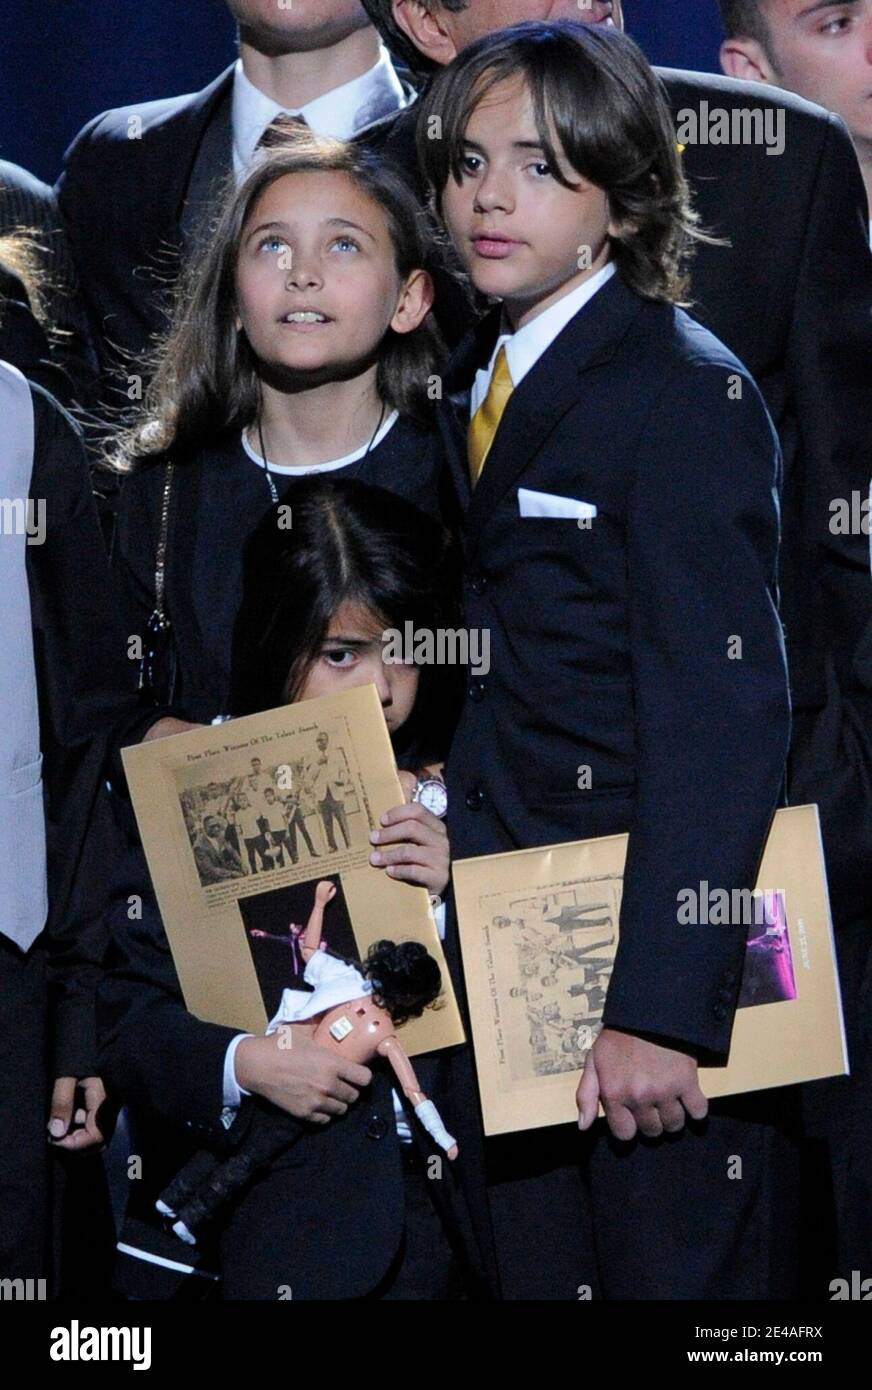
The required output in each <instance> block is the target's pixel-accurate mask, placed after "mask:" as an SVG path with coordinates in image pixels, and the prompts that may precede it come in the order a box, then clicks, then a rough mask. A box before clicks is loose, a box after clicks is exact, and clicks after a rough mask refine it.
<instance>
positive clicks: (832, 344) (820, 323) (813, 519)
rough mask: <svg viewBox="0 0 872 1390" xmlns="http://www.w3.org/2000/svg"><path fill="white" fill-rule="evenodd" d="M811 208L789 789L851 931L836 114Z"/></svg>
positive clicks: (842, 257)
mask: <svg viewBox="0 0 872 1390" xmlns="http://www.w3.org/2000/svg"><path fill="white" fill-rule="evenodd" d="M809 209H810V211H809V219H808V225H807V227H806V230H805V238H804V246H803V258H802V268H801V274H800V279H799V284H798V287H797V295H796V303H795V308H794V317H793V324H792V331H791V334H790V360H789V377H790V383H791V390H792V394H793V396H794V399H795V409H796V416H797V423H798V428H799V441H798V451H797V452H798V459H799V461H800V466H801V475H800V476H799V477H798V478H797V479H796V480H795V484H794V486H795V488H796V490H797V492H798V494H800V496H801V501H802V507H803V520H802V523H801V525H802V527H803V532H802V533H801V539H802V541H803V542H804V544H802V546H801V547H800V545H799V544H798V541H799V540H800V536H797V535H794V537H792V538H791V540H792V545H791V548H792V549H794V550H795V551H796V555H797V557H798V559H800V560H801V563H802V569H803V572H802V573H798V574H797V575H796V578H795V583H794V588H795V591H796V594H797V596H798V599H799V602H800V603H801V606H802V608H803V610H805V611H810V612H811V613H812V614H813V615H814V616H815V619H816V622H815V624H814V626H812V628H811V632H812V634H813V636H812V640H810V641H809V643H808V648H809V649H806V650H802V649H800V650H796V644H795V643H794V644H793V645H791V640H790V639H791V634H790V631H788V655H789V660H790V666H791V674H792V677H793V686H794V699H795V711H796V713H795V733H794V740H793V748H792V753H791V767H790V779H789V783H788V790H789V795H790V800H791V802H793V803H794V804H797V805H798V804H802V803H803V802H816V803H817V804H818V805H819V807H820V814H821V828H822V832H823V840H824V848H825V852H826V856H827V868H828V877H829V882H830V900H831V905H832V909H833V917H834V921H835V923H836V925H837V926H844V925H848V924H850V923H851V922H853V921H856V920H861V919H863V918H866V919H869V918H870V917H872V881H870V872H869V865H870V846H872V573H870V550H869V536H868V533H864V530H863V528H862V526H858V525H856V524H854V525H852V526H850V527H843V526H842V525H841V524H840V518H839V515H838V507H837V506H836V507H835V508H834V504H838V503H839V502H840V501H841V502H843V503H844V504H846V506H847V508H848V510H849V512H850V513H851V514H852V516H853V518H855V519H856V517H857V516H858V515H859V512H858V505H857V504H859V503H860V502H861V501H862V499H864V498H867V497H868V496H869V493H870V480H872V314H870V308H869V306H870V304H872V254H870V251H869V246H868V223H867V217H866V208H865V198H864V190H863V184H862V180H861V178H860V173H859V170H858V168H857V161H856V159H855V157H854V153H853V150H852V148H851V146H850V143H849V141H848V139H847V136H846V135H845V132H844V130H843V128H842V127H841V124H840V123H839V122H838V121H836V119H835V118H832V120H831V123H830V129H829V138H828V141H827V143H826V146H825V149H824V152H823V155H822V157H821V160H820V162H819V166H818V171H817V178H816V182H815V187H814V190H813V196H812V198H811V201H810V204H809ZM852 503H853V505H852ZM867 525H868V519H867ZM790 560H791V556H786V557H785V563H788V562H790ZM809 668H811V671H812V673H813V674H814V675H815V679H808V678H807V677H806V672H807V670H808V669H809Z"/></svg>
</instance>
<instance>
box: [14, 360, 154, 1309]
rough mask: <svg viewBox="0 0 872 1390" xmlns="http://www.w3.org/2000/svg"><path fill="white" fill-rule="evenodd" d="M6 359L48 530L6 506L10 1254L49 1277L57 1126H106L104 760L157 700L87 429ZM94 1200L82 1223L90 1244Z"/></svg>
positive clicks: (36, 516) (68, 1145)
mask: <svg viewBox="0 0 872 1390" xmlns="http://www.w3.org/2000/svg"><path fill="white" fill-rule="evenodd" d="M0 374H2V387H0V389H2V394H3V399H2V417H3V437H2V441H0V467H2V483H0V494H2V496H3V497H4V499H5V498H10V497H11V498H12V499H13V502H14V500H15V499H16V498H22V497H24V498H26V497H28V496H29V498H30V499H31V505H32V508H33V511H32V529H31V531H30V532H29V534H30V536H31V537H32V542H33V543H26V542H25V540H24V539H23V537H22V534H21V533H20V532H19V531H18V530H17V529H16V528H15V527H12V526H8V525H7V520H8V517H7V513H6V511H5V510H4V518H3V526H2V529H0V568H2V574H3V599H4V601H3V606H2V624H3V643H2V645H3V670H2V677H0V690H2V699H0V703H2V705H3V727H4V738H3V744H2V756H0V765H2V768H3V772H2V777H0V783H2V785H0V798H2V802H3V807H2V817H0V822H2V839H3V844H2V854H0V859H2V869H0V994H2V999H3V1007H2V1027H0V1127H2V1131H3V1134H4V1142H3V1145H2V1151H0V1269H2V1271H3V1276H4V1278H42V1277H46V1276H47V1274H48V1267H47V1266H48V1258H49V1242H48V1213H47V1196H48V1181H49V1167H48V1153H49V1150H48V1147H47V1144H46V1124H47V1122H49V1120H50V1134H51V1135H52V1137H53V1139H54V1141H55V1143H56V1146H57V1147H58V1148H59V1149H62V1150H73V1151H75V1150H79V1149H83V1148H88V1147H90V1146H93V1145H94V1144H96V1143H98V1142H99V1141H100V1133H99V1129H98V1118H97V1112H98V1109H99V1106H100V1103H101V1100H102V1096H103V1090H102V1086H101V1083H100V1081H99V1079H98V1064H97V1041H96V1024H95V1017H94V991H95V985H96V977H97V975H98V973H99V969H100V965H101V961H102V957H103V953H104V946H105V939H106V937H105V926H104V922H103V916H104V910H105V902H104V897H103V894H104V890H105V882H106V877H105V866H106V863H107V860H108V858H109V857H110V855H111V853H112V850H113V847H114V841H113V836H112V827H111V821H110V818H109V814H108V810H107V805H106V800H105V796H104V792H103V786H104V779H105V765H106V761H107V757H108V754H109V752H110V751H111V748H112V745H113V740H114V738H115V737H116V735H117V736H118V737H122V736H124V734H123V731H124V730H126V729H129V728H134V727H136V725H137V724H138V722H139V721H140V720H141V718H142V715H141V712H140V711H139V709H138V702H137V699H136V695H135V691H134V689H133V677H132V673H131V669H130V663H129V662H127V660H126V656H125V635H124V633H123V632H122V631H121V630H120V629H119V628H118V627H117V626H116V622H117V618H116V606H115V601H114V596H113V593H112V588H111V584H110V580H109V573H108V567H107V562H106V557H105V552H104V548H103V544H102V540H101V536H100V532H99V528H98V524H97V518H96V513H95V510H94V504H93V499H92V496H91V491H90V484H89V479H88V469H87V465H86V462H85V457H84V453H83V450H82V445H81V440H80V436H79V433H78V431H77V429H76V427H75V426H74V424H73V422H72V421H71V419H70V417H69V416H68V415H66V413H65V412H64V411H62V410H61V409H60V408H59V407H58V406H57V405H56V404H55V402H54V401H53V400H52V399H51V398H50V397H49V396H48V394H47V393H46V392H45V391H44V390H43V389H42V388H41V387H39V386H37V385H33V384H29V383H28V382H27V381H26V380H25V379H24V378H23V377H22V376H21V375H20V374H18V373H15V372H13V371H12V370H11V369H10V368H9V367H8V366H7V365H6V364H2V365H0ZM14 422H17V423H14ZM5 505H6V504H5V503H4V508H5ZM19 544H20V546H21V550H20V553H18V552H16V551H15V550H14V547H16V546H17V545H19ZM19 561H20V563H19ZM22 582H23V584H24V588H23V589H22V588H20V587H19V586H20V584H21V583H22ZM25 597H26V601H27V602H26V604H25ZM28 607H29V613H28V612H27V608H28ZM28 621H29V628H28V626H27V623H28ZM29 672H30V673H32V674H29ZM153 720H154V715H153V714H152V715H151V716H149V722H153ZM25 884H29V885H30V888H29V889H28V891H27V892H24V889H23V885H25ZM22 895H23V896H22ZM46 903H47V906H46ZM77 1088H78V1089H79V1091H80V1095H79V1098H78V1099H77V1098H76V1093H77ZM80 1106H81V1108H82V1110H83V1112H84V1123H81V1124H80V1123H79V1122H78V1121H77V1120H75V1119H74V1112H75V1111H76V1110H77V1109H78V1108H79V1107H80ZM90 1195H91V1197H93V1193H91V1194H90ZM96 1215H97V1213H96V1209H95V1208H91V1209H90V1212H89V1227H88V1229H87V1232H86V1233H85V1232H83V1234H86V1235H87V1240H88V1242H89V1249H93V1246H94V1244H95V1243H96V1240H97V1221H96ZM69 1253H72V1254H74V1255H76V1256H78V1257H81V1250H79V1251H76V1252H69ZM80 1275H81V1271H80ZM80 1287H81V1277H80Z"/></svg>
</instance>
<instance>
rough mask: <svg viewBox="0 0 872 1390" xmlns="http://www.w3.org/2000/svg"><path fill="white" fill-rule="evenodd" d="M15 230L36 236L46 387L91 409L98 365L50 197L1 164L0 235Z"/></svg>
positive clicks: (70, 259) (63, 234)
mask: <svg viewBox="0 0 872 1390" xmlns="http://www.w3.org/2000/svg"><path fill="white" fill-rule="evenodd" d="M18 229H26V230H28V231H30V232H31V233H35V239H36V243H37V259H38V265H39V269H40V271H41V272H42V273H43V274H44V276H45V286H44V291H43V297H44V302H45V311H46V318H47V320H48V323H49V324H50V331H51V335H52V336H51V344H50V348H51V354H50V355H51V358H52V360H53V363H54V366H55V371H56V374H57V375H56V379H55V381H54V382H53V383H49V382H46V383H45V384H46V385H49V386H50V389H51V390H52V391H53V393H54V395H55V396H56V397H57V399H58V400H60V401H61V402H62V403H63V404H64V405H69V404H71V403H72V402H75V403H77V404H78V405H81V406H86V407H87V406H90V405H92V404H93V403H94V400H95V394H96V386H97V363H96V358H95V356H94V352H93V348H92V346H91V341H90V334H89V331H88V324H87V316H86V314H85V308H84V304H83V302H82V297H81V288H80V286H79V280H78V276H77V274H76V268H75V265H74V262H73V257H72V253H71V251H70V246H69V242H68V240H67V235H66V232H65V230H64V227H63V224H62V222H61V217H60V213H59V210H58V206H57V201H56V198H55V195H54V192H53V191H52V189H50V188H49V187H48V186H47V185H46V184H44V183H41V182H40V181H39V179H35V178H34V177H33V176H32V175H31V174H28V173H27V172H26V171H25V170H24V169H18V168H16V166H15V165H10V164H6V163H5V162H0V235H6V234H8V233H11V232H14V231H16V230H18ZM13 360H14V359H13ZM21 370H24V369H23V368H22V369H21Z"/></svg>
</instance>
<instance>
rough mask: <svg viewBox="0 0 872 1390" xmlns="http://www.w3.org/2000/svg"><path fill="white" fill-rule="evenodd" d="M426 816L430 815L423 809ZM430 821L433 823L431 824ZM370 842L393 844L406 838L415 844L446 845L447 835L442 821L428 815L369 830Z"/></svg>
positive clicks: (374, 843)
mask: <svg viewBox="0 0 872 1390" xmlns="http://www.w3.org/2000/svg"><path fill="white" fill-rule="evenodd" d="M424 814H425V815H426V816H430V812H429V811H425V812H424ZM431 821H433V822H435V824H431ZM369 838H370V843H371V844H373V845H395V844H399V843H400V842H401V841H403V840H408V841H410V842H411V843H412V844H415V845H435V844H441V845H443V846H445V845H447V841H448V836H447V835H446V833H445V827H444V826H443V825H442V822H441V821H439V820H436V817H435V816H430V820H417V819H416V820H404V821H397V822H396V823H395V824H393V825H387V826H384V827H382V829H380V830H373V831H371V832H370V837H369Z"/></svg>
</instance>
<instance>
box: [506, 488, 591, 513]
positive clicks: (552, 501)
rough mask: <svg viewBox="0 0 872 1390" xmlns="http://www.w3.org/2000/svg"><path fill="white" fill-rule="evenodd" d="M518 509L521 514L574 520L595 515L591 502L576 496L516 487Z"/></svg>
mask: <svg viewBox="0 0 872 1390" xmlns="http://www.w3.org/2000/svg"><path fill="white" fill-rule="evenodd" d="M518 510H519V511H520V513H521V516H548V517H551V516H553V517H570V518H572V519H574V520H579V519H580V518H587V519H589V518H591V517H594V516H596V507H595V506H594V504H593V503H592V502H580V501H579V500H578V498H577V497H558V496H557V495H556V494H555V493H553V492H532V491H531V490H530V489H529V488H526V487H519V488H518Z"/></svg>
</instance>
